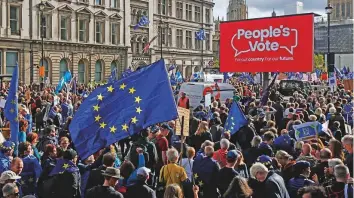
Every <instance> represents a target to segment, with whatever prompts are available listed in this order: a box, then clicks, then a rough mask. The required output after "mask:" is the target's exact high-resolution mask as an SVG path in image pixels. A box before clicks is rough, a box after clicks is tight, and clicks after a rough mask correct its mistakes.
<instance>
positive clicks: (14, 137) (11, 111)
mask: <svg viewBox="0 0 354 198" xmlns="http://www.w3.org/2000/svg"><path fill="white" fill-rule="evenodd" d="M10 83H11V84H10V89H9V94H8V95H7V99H6V103H5V108H4V115H5V117H6V119H7V120H8V121H10V130H11V141H12V142H14V143H15V144H16V145H17V144H18V143H17V142H18V133H19V122H18V95H17V90H18V64H16V67H15V68H14V71H13V73H12V78H11V82H10Z"/></svg>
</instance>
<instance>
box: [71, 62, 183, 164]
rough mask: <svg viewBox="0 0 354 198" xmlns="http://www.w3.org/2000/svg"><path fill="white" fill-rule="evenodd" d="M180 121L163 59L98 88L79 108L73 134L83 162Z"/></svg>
mask: <svg viewBox="0 0 354 198" xmlns="http://www.w3.org/2000/svg"><path fill="white" fill-rule="evenodd" d="M176 118H177V108H176V104H175V101H174V98H173V95H172V89H171V85H170V80H169V78H168V75H167V71H166V67H165V63H164V60H159V61H157V62H155V63H153V64H151V65H149V66H147V67H143V68H141V69H139V70H137V71H135V72H133V73H131V75H129V76H128V77H126V78H123V79H121V80H119V81H116V82H114V83H112V84H106V85H103V86H100V87H97V88H96V89H95V90H94V91H93V92H92V93H91V94H90V95H89V96H88V97H87V98H86V99H85V100H84V102H83V103H82V104H81V105H80V108H79V110H78V111H77V112H76V114H75V117H74V118H73V120H72V122H71V124H70V128H69V129H70V134H71V137H72V140H73V143H74V145H75V148H76V149H77V152H78V154H79V156H80V157H81V159H85V158H87V157H88V156H90V155H91V154H93V153H95V152H97V151H98V150H99V149H101V148H104V147H108V146H109V145H111V144H113V143H115V142H118V141H119V140H121V139H124V138H126V137H128V136H131V135H133V134H135V133H138V132H139V131H140V130H142V129H144V128H147V127H149V126H151V125H153V124H156V123H161V122H165V121H169V120H174V119H176Z"/></svg>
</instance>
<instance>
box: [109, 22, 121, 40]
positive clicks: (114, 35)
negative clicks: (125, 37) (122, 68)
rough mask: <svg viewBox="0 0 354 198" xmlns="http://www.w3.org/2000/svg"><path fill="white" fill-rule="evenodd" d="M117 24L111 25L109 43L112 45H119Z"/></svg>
mask: <svg viewBox="0 0 354 198" xmlns="http://www.w3.org/2000/svg"><path fill="white" fill-rule="evenodd" d="M119 37H120V36H119V24H118V23H112V24H111V42H112V44H114V45H117V44H119V41H120V38H119Z"/></svg>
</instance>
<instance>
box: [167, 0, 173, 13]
mask: <svg viewBox="0 0 354 198" xmlns="http://www.w3.org/2000/svg"><path fill="white" fill-rule="evenodd" d="M167 12H168V16H172V0H168V10H167Z"/></svg>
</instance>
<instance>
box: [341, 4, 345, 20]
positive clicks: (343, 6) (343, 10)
mask: <svg viewBox="0 0 354 198" xmlns="http://www.w3.org/2000/svg"><path fill="white" fill-rule="evenodd" d="M341 11H342V17H343V18H344V17H345V3H342V6H341Z"/></svg>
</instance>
